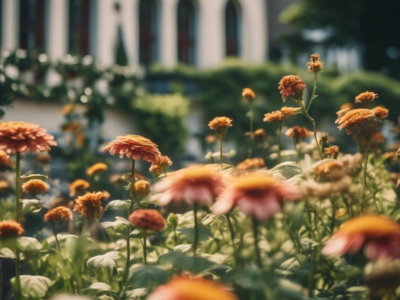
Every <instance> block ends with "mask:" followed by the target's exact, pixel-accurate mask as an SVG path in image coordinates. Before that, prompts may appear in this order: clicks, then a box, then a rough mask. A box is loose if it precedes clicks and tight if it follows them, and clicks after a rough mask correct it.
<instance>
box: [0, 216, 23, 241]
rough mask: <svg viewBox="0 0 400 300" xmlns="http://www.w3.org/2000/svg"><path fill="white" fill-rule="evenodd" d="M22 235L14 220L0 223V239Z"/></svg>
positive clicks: (21, 230)
mask: <svg viewBox="0 0 400 300" xmlns="http://www.w3.org/2000/svg"><path fill="white" fill-rule="evenodd" d="M23 234H24V230H23V229H22V226H21V224H19V223H17V222H15V221H14V220H9V221H2V222H0V238H11V237H18V236H21V235H23Z"/></svg>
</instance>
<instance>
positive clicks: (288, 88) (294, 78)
mask: <svg viewBox="0 0 400 300" xmlns="http://www.w3.org/2000/svg"><path fill="white" fill-rule="evenodd" d="M305 89H306V84H305V82H304V81H303V80H301V78H300V76H298V75H287V76H284V77H283V78H282V79H281V81H279V87H278V90H279V91H280V92H281V94H282V100H283V102H285V100H286V97H287V96H289V97H290V98H292V99H293V100H295V101H301V100H303V94H304V90H305Z"/></svg>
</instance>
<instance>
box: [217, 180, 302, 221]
mask: <svg viewBox="0 0 400 300" xmlns="http://www.w3.org/2000/svg"><path fill="white" fill-rule="evenodd" d="M300 197H301V193H300V191H299V190H298V189H297V188H296V187H295V186H292V185H290V184H288V183H285V182H282V181H280V180H278V179H276V178H274V177H272V176H271V175H268V174H261V173H252V174H248V175H246V176H242V177H239V178H237V179H236V180H235V181H234V182H233V183H232V184H231V185H230V186H228V187H227V188H226V189H225V190H224V191H223V192H222V193H221V195H220V196H219V197H218V200H217V202H216V203H215V204H214V206H213V207H212V210H213V212H214V213H215V214H217V215H223V214H226V213H228V212H229V211H230V210H231V209H232V208H233V207H234V206H237V207H238V208H239V209H240V210H241V211H242V212H243V213H244V214H246V215H252V216H254V217H256V218H257V219H259V220H260V221H265V220H266V219H268V218H269V217H271V216H273V215H274V214H276V213H278V212H280V211H281V208H282V205H283V201H284V199H289V200H295V199H299V198H300Z"/></svg>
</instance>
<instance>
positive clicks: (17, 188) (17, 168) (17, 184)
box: [15, 152, 21, 222]
mask: <svg viewBox="0 0 400 300" xmlns="http://www.w3.org/2000/svg"><path fill="white" fill-rule="evenodd" d="M20 164H21V154H20V153H19V152H17V153H16V157H15V176H16V178H15V206H16V210H15V220H16V221H17V222H18V221H19V220H20V219H21V212H20V203H19V191H20V188H21V183H20V180H21V165H20Z"/></svg>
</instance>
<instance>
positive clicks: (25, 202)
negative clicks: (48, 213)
mask: <svg viewBox="0 0 400 300" xmlns="http://www.w3.org/2000/svg"><path fill="white" fill-rule="evenodd" d="M19 201H20V202H21V203H22V213H23V214H26V213H29V212H38V211H40V210H41V209H42V204H43V202H42V201H40V200H38V199H21V200H19Z"/></svg>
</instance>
